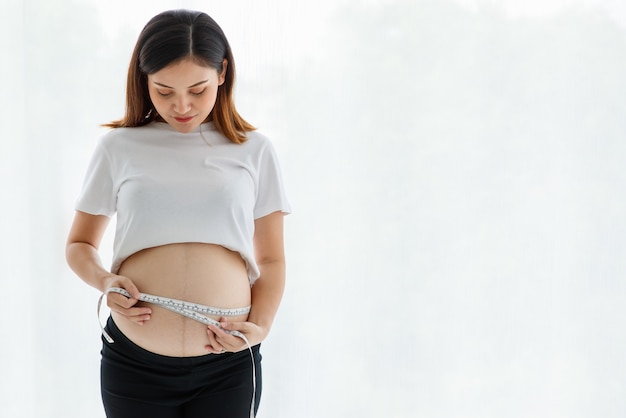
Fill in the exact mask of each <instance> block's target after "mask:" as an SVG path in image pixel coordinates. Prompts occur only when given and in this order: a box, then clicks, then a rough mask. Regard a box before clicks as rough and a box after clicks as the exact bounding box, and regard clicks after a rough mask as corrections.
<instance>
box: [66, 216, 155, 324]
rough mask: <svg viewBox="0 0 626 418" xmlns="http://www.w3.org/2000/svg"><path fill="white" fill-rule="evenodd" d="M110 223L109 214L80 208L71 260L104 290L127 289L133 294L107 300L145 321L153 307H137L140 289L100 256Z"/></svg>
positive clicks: (91, 282) (68, 254)
mask: <svg viewBox="0 0 626 418" xmlns="http://www.w3.org/2000/svg"><path fill="white" fill-rule="evenodd" d="M108 224H109V218H107V217H106V216H102V215H90V214H88V213H85V212H80V211H76V215H75V216H74V222H73V223H72V227H71V229H70V233H69V235H68V238H67V244H66V247H65V258H66V260H67V264H68V265H69V266H70V268H71V269H72V270H73V271H74V273H76V275H77V276H78V277H80V278H81V279H82V280H83V281H84V282H85V283H87V284H88V285H90V286H92V287H95V288H96V289H98V290H100V291H101V292H104V291H106V290H107V289H109V288H110V287H121V288H123V289H126V290H127V291H128V292H129V293H130V294H131V295H133V298H131V299H127V298H125V297H124V296H122V295H118V294H115V295H113V294H112V295H110V296H109V297H108V298H107V304H108V306H109V307H110V308H111V309H112V310H114V311H116V312H118V313H120V314H122V315H125V316H127V317H129V319H131V320H133V321H135V322H137V323H139V324H143V322H144V321H146V320H147V319H149V315H150V313H151V310H150V309H149V308H133V305H134V304H135V303H137V298H138V297H139V290H137V287H136V286H135V284H134V283H133V282H132V281H131V280H130V279H128V278H127V277H124V276H118V275H116V274H113V273H111V272H109V271H108V270H107V269H105V268H104V266H103V265H102V261H101V260H100V255H99V254H98V248H99V246H100V242H101V241H102V236H103V235H104V231H105V230H106V227H107V226H108Z"/></svg>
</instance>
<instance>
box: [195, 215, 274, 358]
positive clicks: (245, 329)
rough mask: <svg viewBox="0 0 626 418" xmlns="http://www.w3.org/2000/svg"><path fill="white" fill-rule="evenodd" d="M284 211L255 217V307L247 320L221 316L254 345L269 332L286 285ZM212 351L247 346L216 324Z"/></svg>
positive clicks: (211, 336)
mask: <svg viewBox="0 0 626 418" xmlns="http://www.w3.org/2000/svg"><path fill="white" fill-rule="evenodd" d="M283 217H284V215H283V213H282V212H274V213H271V214H269V215H267V216H264V217H262V218H259V219H257V220H256V221H255V232H254V247H255V258H256V261H257V265H258V266H259V270H260V273H261V275H260V277H259V278H258V279H257V281H256V282H255V283H254V286H252V307H251V309H250V314H249V315H248V321H247V322H228V320H227V319H226V318H222V320H221V321H220V324H221V326H222V328H223V329H225V330H234V331H239V332H241V333H243V334H244V335H245V336H246V338H247V339H248V341H250V343H251V344H252V345H255V344H258V343H260V342H261V341H263V340H264V339H265V337H267V335H268V334H269V332H270V328H271V326H272V323H273V322H274V317H275V316H276V312H277V311H278V306H279V305H280V301H281V299H282V297H283V292H284V289H285V251H284V242H283ZM207 332H208V334H209V340H210V341H211V344H209V345H208V346H207V349H208V350H209V351H210V352H215V353H219V352H221V350H222V347H223V348H224V349H226V350H227V351H238V350H242V349H244V348H245V347H246V346H245V345H244V344H243V343H242V341H241V340H240V339H238V338H237V337H234V336H232V335H229V334H227V333H225V332H224V331H223V330H222V329H220V328H218V327H215V326H213V325H209V326H208V330H207Z"/></svg>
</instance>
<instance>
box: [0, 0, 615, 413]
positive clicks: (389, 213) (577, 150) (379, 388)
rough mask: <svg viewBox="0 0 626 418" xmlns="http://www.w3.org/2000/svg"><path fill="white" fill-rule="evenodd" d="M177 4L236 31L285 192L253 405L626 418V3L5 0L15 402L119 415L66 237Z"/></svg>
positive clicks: (9, 404) (2, 130)
mask: <svg viewBox="0 0 626 418" xmlns="http://www.w3.org/2000/svg"><path fill="white" fill-rule="evenodd" d="M179 7H185V8H192V9H199V10H202V11H205V12H207V13H209V14H210V15H211V16H213V17H214V18H215V19H216V20H217V21H218V23H220V25H221V26H222V27H223V29H224V31H225V32H226V34H227V36H228V37H229V40H230V42H231V45H232V47H233V50H234V54H235V59H236V63H237V70H238V77H239V78H238V84H237V87H236V88H237V90H236V97H237V105H238V108H239V110H240V112H241V113H242V114H243V115H244V117H245V118H246V119H248V120H249V121H251V122H252V123H253V124H255V125H257V126H258V127H259V128H260V130H261V131H262V132H263V133H265V134H267V135H268V136H270V137H271V138H272V139H273V141H274V143H275V145H276V148H277V150H278V152H279V155H280V158H281V162H282V166H283V172H284V176H285V179H286V183H287V187H288V192H289V196H290V199H291V202H292V205H293V209H294V214H293V215H290V216H289V217H287V218H286V229H287V231H286V234H287V236H286V241H287V255H288V288H287V291H286V294H285V298H284V302H283V304H282V306H281V310H280V312H279V315H278V318H277V320H276V323H275V326H274V328H273V330H272V333H271V335H270V337H269V339H268V340H267V341H266V343H265V344H264V348H263V353H264V360H263V365H264V382H263V384H264V393H263V398H262V401H261V409H260V413H259V417H260V418H279V417H289V418H294V417H298V418H300V417H315V418H318V417H356V416H358V417H389V418H391V417H401V418H404V417H407V418H408V417H425V418H439V417H442V418H449V417H463V418H465V417H467V418H470V417H477V418H489V417H494V418H495V417H498V418H501V417H507V418H516V417H534V418H535V417H546V418H556V417H567V418H575V417H594V418H595V417H603V418H613V417H624V416H626V397H625V396H624V393H626V363H625V362H626V360H625V359H626V356H625V355H624V353H625V352H626V336H625V330H626V323H625V322H626V305H625V304H626V282H625V281H624V277H625V275H626V257H625V255H626V239H625V233H626V220H625V219H626V218H625V216H624V215H625V210H626V196H625V195H624V188H625V186H626V170H625V169H624V162H625V161H626V142H625V140H624V133H625V132H626V104H625V101H624V98H625V97H626V76H625V75H626V7H625V3H624V2H622V1H620V0H558V1H557V0H550V1H547V0H534V1H521V0H520V1H518V0H501V1H498V0H440V1H436V0H415V1H410V0H404V1H402V0H395V1H393V0H388V1H384V0H380V1H375V0H370V1H356V0H343V1H331V0H325V1H315V2H313V1H310V2H307V1H290V0H274V1H269V0H266V1H260V0H248V1H220V2H218V1H164V0H161V1H151V2H144V1H132V0H125V1H121V0H115V1H113V0H107V1H104V0H102V1H96V0H92V1H88V0H82V1H79V0H56V1H54V2H50V1H47V0H23V1H19V0H2V7H1V10H2V13H0V45H1V50H0V51H1V52H2V55H1V59H0V60H1V61H0V62H1V63H0V82H1V87H0V139H1V140H0V191H1V193H2V206H1V212H0V213H1V217H0V237H1V239H0V272H1V273H2V287H1V289H2V292H1V293H0V295H1V297H2V303H1V304H0V309H1V315H0V335H1V337H0V370H1V372H0V416H2V417H64V418H68V417H101V416H103V413H102V407H101V403H100V397H99V380H98V379H99V346H100V341H99V327H98V323H97V319H96V310H95V306H96V300H97V297H98V294H97V292H96V291H95V290H94V289H91V288H90V287H88V286H87V285H85V284H84V283H82V282H81V281H80V280H79V279H77V278H76V277H75V276H74V275H73V274H72V273H71V272H70V271H69V269H68V268H67V266H66V264H65V260H64V243H65V237H66V234H67V231H68V228H69V224H70V222H71V219H72V216H73V203H74V199H75V198H76V195H77V193H78V189H79V187H80V184H81V182H82V176H83V174H84V170H85V168H86V164H87V161H88V158H89V156H90V155H91V152H92V150H93V147H94V145H95V141H96V140H97V138H98V137H99V136H100V135H102V133H103V132H104V130H102V129H101V128H99V127H98V125H99V124H100V123H103V122H107V121H110V120H112V119H115V118H118V117H120V116H121V115H122V113H123V106H124V89H125V77H126V69H127V65H128V60H129V58H130V53H131V51H132V48H133V46H134V43H135V41H136V38H137V35H138V34H139V32H140V30H141V29H142V27H143V25H144V24H145V23H146V22H147V20H148V19H149V18H151V17H152V16H153V15H155V14H157V13H159V12H161V11H163V10H166V9H171V8H179ZM110 240H111V237H110V236H107V242H110ZM110 255H111V251H110V244H106V243H105V245H104V249H103V252H102V257H103V259H104V260H105V262H106V263H108V262H109V261H110Z"/></svg>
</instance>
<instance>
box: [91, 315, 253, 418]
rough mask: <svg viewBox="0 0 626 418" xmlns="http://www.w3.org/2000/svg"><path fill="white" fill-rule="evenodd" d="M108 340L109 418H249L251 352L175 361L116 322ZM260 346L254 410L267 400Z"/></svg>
mask: <svg viewBox="0 0 626 418" xmlns="http://www.w3.org/2000/svg"><path fill="white" fill-rule="evenodd" d="M106 331H107V332H108V333H109V335H110V336H111V337H112V338H113V340H114V341H115V342H114V343H112V344H110V343H108V342H106V341H105V340H104V339H103V340H102V344H103V345H102V362H101V368H100V371H101V375H100V380H101V391H102V401H103V403H104V409H105V411H106V415H107V417H109V418H126V417H128V418H142V417H150V418H195V417H198V418H211V417H215V418H249V417H250V405H251V402H252V358H251V357H250V352H249V351H248V350H244V351H240V352H238V353H224V354H207V355H204V356H198V357H169V356H162V355H159V354H155V353H152V352H150V351H147V350H145V349H143V348H141V347H139V346H138V345H136V344H134V343H133V342H132V341H130V340H129V339H128V338H127V337H126V336H125V335H124V334H122V332H121V331H120V330H119V328H117V326H116V325H115V322H113V319H111V318H109V320H108V321H107V326H106ZM259 349H260V344H259V345H256V346H254V347H252V351H253V354H254V362H255V367H256V396H255V405H254V412H255V414H256V411H257V409H258V405H259V400H260V398H261V386H262V385H261V353H260V351H259Z"/></svg>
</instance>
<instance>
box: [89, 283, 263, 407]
mask: <svg viewBox="0 0 626 418" xmlns="http://www.w3.org/2000/svg"><path fill="white" fill-rule="evenodd" d="M109 293H119V294H121V295H124V296H126V297H127V298H130V297H131V294H130V293H128V291H126V290H125V289H122V288H119V287H112V288H110V289H107V290H106V291H105V292H104V293H103V294H102V295H100V298H99V299H98V322H99V323H100V329H101V330H102V336H103V337H104V338H105V340H106V341H107V342H108V343H109V344H113V343H114V341H113V338H111V336H110V335H109V334H108V333H107V332H106V331H105V329H104V327H103V326H102V322H101V321H100V310H101V307H102V300H103V299H104V297H105V296H106V295H108V294H109ZM139 300H140V301H142V302H147V303H152V304H154V305H157V306H160V307H162V308H165V309H167V310H170V311H172V312H175V313H177V314H180V315H183V316H185V317H187V318H190V319H193V320H195V321H198V322H201V323H203V324H205V325H215V326H217V327H220V328H221V326H220V323H219V322H218V321H216V320H214V319H213V318H210V317H208V316H207V315H216V316H237V315H243V314H247V313H249V312H250V306H246V307H244V308H234V309H224V308H214V307H212V306H206V305H200V304H197V303H192V302H187V301H184V300H178V299H172V298H166V297H163V296H155V295H150V294H148V293H141V295H140V297H139ZM224 331H225V332H227V333H229V334H231V335H234V336H235V337H238V338H241V339H242V340H243V341H244V342H245V343H246V345H247V346H248V351H249V352H250V358H251V359H252V404H251V406H250V417H251V418H254V405H255V402H256V401H255V396H256V370H255V368H256V366H255V365H254V353H253V352H252V346H251V345H250V342H249V341H248V339H247V338H246V336H245V335H243V334H242V333H241V332H239V331H235V330H224Z"/></svg>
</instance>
